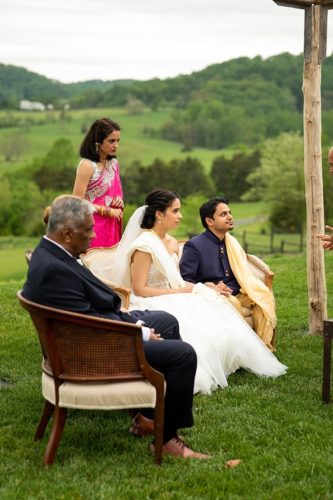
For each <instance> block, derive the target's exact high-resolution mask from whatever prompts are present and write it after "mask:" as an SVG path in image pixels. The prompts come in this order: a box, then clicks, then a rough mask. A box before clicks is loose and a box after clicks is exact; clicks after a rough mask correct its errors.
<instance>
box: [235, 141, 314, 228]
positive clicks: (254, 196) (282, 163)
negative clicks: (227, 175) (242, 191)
mask: <svg viewBox="0 0 333 500" xmlns="http://www.w3.org/2000/svg"><path fill="white" fill-rule="evenodd" d="M303 164H304V163H303V139H302V137H300V135H299V134H287V133H284V134H281V135H280V136H279V137H277V138H276V139H270V140H268V141H266V142H265V144H264V146H263V148H262V157H261V162H260V166H259V167H258V168H257V169H255V170H254V171H253V172H252V173H251V174H250V175H249V176H248V179H247V180H248V182H249V184H250V185H251V188H250V190H249V191H248V192H247V193H246V196H243V199H244V200H245V199H246V200H263V201H265V202H266V203H267V207H268V211H269V220H270V223H271V225H272V227H274V228H277V229H281V230H284V231H295V232H299V231H301V230H302V228H303V226H304V222H305V217H306V213H305V196H304V167H303Z"/></svg>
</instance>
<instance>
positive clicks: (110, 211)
mask: <svg viewBox="0 0 333 500" xmlns="http://www.w3.org/2000/svg"><path fill="white" fill-rule="evenodd" d="M112 210H113V208H109V217H113V214H112Z"/></svg>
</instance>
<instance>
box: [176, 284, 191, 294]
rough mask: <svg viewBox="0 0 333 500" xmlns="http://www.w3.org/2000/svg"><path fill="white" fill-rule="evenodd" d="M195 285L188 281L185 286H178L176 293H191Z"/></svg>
mask: <svg viewBox="0 0 333 500" xmlns="http://www.w3.org/2000/svg"><path fill="white" fill-rule="evenodd" d="M193 287H194V284H193V283H187V284H186V286H185V287H184V288H178V289H177V291H176V293H191V292H192V288H193Z"/></svg>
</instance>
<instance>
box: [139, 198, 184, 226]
mask: <svg viewBox="0 0 333 500" xmlns="http://www.w3.org/2000/svg"><path fill="white" fill-rule="evenodd" d="M177 199H178V200H179V199H180V196H179V194H178V193H176V191H169V190H168V189H155V190H154V191H151V192H150V193H149V194H148V195H147V197H146V205H147V208H146V211H145V213H144V216H143V219H142V222H141V227H142V229H151V228H152V227H153V225H154V224H155V222H156V212H163V213H165V212H166V210H167V209H168V208H169V207H170V206H171V205H172V203H173V201H174V200H177Z"/></svg>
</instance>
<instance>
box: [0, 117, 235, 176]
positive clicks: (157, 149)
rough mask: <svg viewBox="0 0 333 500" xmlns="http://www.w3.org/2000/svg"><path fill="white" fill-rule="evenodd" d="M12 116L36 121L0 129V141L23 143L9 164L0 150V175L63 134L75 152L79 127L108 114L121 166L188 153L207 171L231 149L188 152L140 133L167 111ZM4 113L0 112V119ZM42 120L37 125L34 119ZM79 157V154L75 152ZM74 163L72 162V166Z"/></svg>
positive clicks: (38, 153)
mask: <svg viewBox="0 0 333 500" xmlns="http://www.w3.org/2000/svg"><path fill="white" fill-rule="evenodd" d="M10 113H13V114H14V115H15V116H20V117H22V120H24V119H26V121H27V118H29V120H33V121H34V122H35V123H36V124H34V125H30V124H29V123H28V122H27V124H26V125H24V126H21V127H20V128H18V127H12V128H1V129H0V140H1V139H4V138H7V137H12V136H15V135H16V136H18V138H19V140H20V138H22V137H24V140H25V141H26V142H27V144H26V146H25V147H24V149H23V152H22V156H21V157H20V158H18V159H17V160H15V161H13V162H11V163H10V164H8V163H5V161H4V157H3V155H1V152H0V174H1V172H5V171H6V170H8V169H15V168H18V167H21V166H22V165H24V164H26V163H29V161H31V160H32V159H33V158H41V157H43V156H45V154H46V153H47V152H48V151H49V150H50V148H51V146H52V144H53V143H54V142H55V141H56V140H57V139H59V138H61V137H65V138H67V139H70V140H71V142H72V143H73V146H74V148H75V151H78V149H79V146H80V144H81V141H82V139H83V137H84V132H83V131H82V126H83V125H84V126H85V127H87V126H89V125H90V124H91V123H92V122H93V121H94V120H96V119H97V118H101V117H103V116H108V117H111V118H113V119H114V120H116V121H117V122H119V124H120V126H121V128H122V135H121V146H120V148H119V153H118V158H119V162H120V165H121V166H126V165H128V164H130V163H132V161H134V160H140V162H141V163H142V164H143V165H147V164H149V163H150V162H152V161H153V160H154V159H155V158H161V159H162V160H165V161H167V162H168V161H170V160H172V159H174V158H179V159H182V158H186V157H187V156H192V157H196V158H198V159H199V160H200V161H201V162H202V164H203V165H204V167H205V168H206V170H207V171H209V170H210V168H211V164H212V161H213V159H214V158H215V157H216V156H219V155H220V154H222V153H223V154H224V155H227V156H231V155H232V154H234V152H235V151H234V150H231V149H230V150H220V151H217V150H208V149H204V148H193V150H192V151H190V152H184V151H182V145H181V144H180V143H177V142H171V141H166V140H162V139H154V138H151V137H148V136H147V135H145V134H144V130H145V129H147V128H150V129H151V128H154V129H158V128H160V127H161V125H162V124H163V123H165V122H166V121H167V119H168V117H169V114H170V110H169V109H165V110H160V111H150V110H146V111H143V112H142V113H140V114H137V115H129V114H128V112H127V110H126V109H125V108H107V109H87V110H70V111H67V112H66V114H65V118H64V119H60V113H59V112H58V111H48V112H45V113H38V112H23V111H11V112H10ZM5 114H8V112H7V111H6V112H5V111H0V118H1V116H4V115H5ZM39 121H40V122H42V123H41V124H38V122H39ZM78 160H79V155H78ZM74 166H75V165H73V167H74Z"/></svg>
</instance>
